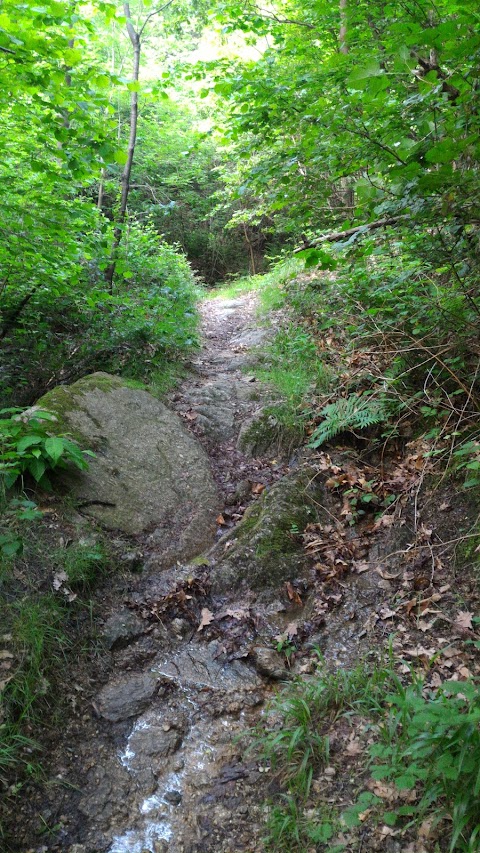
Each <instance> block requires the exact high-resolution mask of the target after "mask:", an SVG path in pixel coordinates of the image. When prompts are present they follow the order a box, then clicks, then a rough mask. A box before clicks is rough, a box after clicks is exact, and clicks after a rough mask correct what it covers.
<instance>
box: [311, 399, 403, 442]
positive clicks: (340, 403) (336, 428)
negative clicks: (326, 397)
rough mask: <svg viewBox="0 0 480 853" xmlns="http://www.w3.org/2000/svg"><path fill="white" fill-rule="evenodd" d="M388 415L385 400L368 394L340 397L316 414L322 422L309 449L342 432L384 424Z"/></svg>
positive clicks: (313, 435)
mask: <svg viewBox="0 0 480 853" xmlns="http://www.w3.org/2000/svg"><path fill="white" fill-rule="evenodd" d="M390 408H391V407H390ZM389 414H390V411H389V406H388V403H387V401H386V400H385V398H383V399H382V398H381V397H380V398H375V397H373V396H372V394H369V393H368V392H364V393H363V394H351V395H350V396H349V397H340V398H339V399H338V400H337V401H336V402H335V403H329V404H328V405H327V406H324V407H323V409H321V410H320V412H319V413H318V416H319V417H321V418H323V421H322V422H321V423H320V425H319V426H318V427H317V428H316V429H315V430H314V432H313V434H312V437H311V439H310V441H309V447H320V445H322V444H325V442H326V441H330V439H332V438H334V437H335V436H336V435H338V434H339V433H342V432H347V431H355V430H362V429H368V427H371V426H374V425H375V424H380V423H385V421H387V420H388V417H389Z"/></svg>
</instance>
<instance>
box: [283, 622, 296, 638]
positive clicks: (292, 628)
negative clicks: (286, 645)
mask: <svg viewBox="0 0 480 853" xmlns="http://www.w3.org/2000/svg"><path fill="white" fill-rule="evenodd" d="M285 633H286V635H287V637H288V639H289V640H291V639H292V638H293V637H296V636H297V634H298V624H297V622H289V624H288V625H287V627H286V630H285Z"/></svg>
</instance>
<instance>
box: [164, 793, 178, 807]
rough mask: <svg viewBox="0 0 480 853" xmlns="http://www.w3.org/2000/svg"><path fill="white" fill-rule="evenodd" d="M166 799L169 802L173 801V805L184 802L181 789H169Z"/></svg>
mask: <svg viewBox="0 0 480 853" xmlns="http://www.w3.org/2000/svg"><path fill="white" fill-rule="evenodd" d="M165 799H166V801H167V803H171V805H172V806H179V805H180V803H181V802H182V795H181V793H180V791H167V792H166V794H165Z"/></svg>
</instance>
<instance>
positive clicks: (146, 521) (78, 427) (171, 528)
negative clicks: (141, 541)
mask: <svg viewBox="0 0 480 853" xmlns="http://www.w3.org/2000/svg"><path fill="white" fill-rule="evenodd" d="M39 405H41V407H42V408H45V409H48V410H49V411H51V412H53V413H54V414H55V415H56V416H57V419H58V421H57V424H56V427H55V428H56V429H57V430H58V431H63V432H70V433H72V434H73V435H74V437H75V438H77V439H78V440H79V441H80V442H81V444H82V446H83V447H89V448H91V449H93V450H94V451H95V452H96V454H97V455H96V457H95V458H94V459H92V460H91V461H90V465H89V470H88V471H86V472H77V471H68V472H67V473H66V475H65V477H64V480H65V482H66V484H67V485H68V487H69V489H70V491H71V492H72V493H73V495H74V497H75V498H76V500H77V501H78V504H79V508H80V510H81V511H82V512H83V513H84V514H86V515H88V516H91V517H93V518H95V519H96V520H97V521H100V522H101V523H102V524H104V525H105V526H106V527H108V528H110V529H118V530H121V531H123V532H125V533H127V534H131V535H135V534H139V533H143V532H146V531H148V532H149V533H150V537H149V542H150V543H151V544H152V545H154V546H155V548H156V550H157V554H158V558H157V560H156V565H158V566H160V565H168V564H171V563H172V562H174V561H175V560H177V559H185V558H187V559H188V557H191V556H194V554H197V553H198V552H199V551H200V550H202V548H205V547H207V546H208V545H209V544H210V543H211V542H212V539H213V536H214V532H215V517H216V513H217V512H218V506H219V503H218V493H217V489H216V487H215V484H214V481H213V478H212V475H211V471H210V465H209V461H208V457H207V456H206V454H205V452H204V450H203V449H202V448H201V447H200V445H199V444H198V442H197V441H195V439H194V438H193V437H192V436H191V435H190V434H189V433H188V432H187V431H186V429H185V428H184V426H183V424H182V422H181V420H180V419H179V418H178V417H177V415H175V414H174V413H172V412H170V411H169V410H168V409H167V408H166V406H164V405H163V403H160V402H159V401H158V400H156V399H155V398H154V397H152V396H151V395H150V394H148V393H147V392H146V391H142V390H138V389H136V388H135V389H134V388H129V387H127V385H125V383H124V382H123V381H122V380H121V379H119V378H118V377H115V376H109V375H108V374H106V373H94V374H92V375H91V376H87V377H85V378H84V379H81V380H80V381H79V382H75V383H74V384H73V385H71V386H68V387H67V386H60V387H58V388H55V389H54V390H53V391H50V392H49V393H48V394H46V395H45V396H44V397H43V398H42V399H41V400H40V401H39ZM62 476H63V475H62Z"/></svg>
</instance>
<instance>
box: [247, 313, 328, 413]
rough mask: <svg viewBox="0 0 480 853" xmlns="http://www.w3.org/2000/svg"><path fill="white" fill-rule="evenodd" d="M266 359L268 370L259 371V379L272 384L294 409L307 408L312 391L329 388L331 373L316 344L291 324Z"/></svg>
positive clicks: (272, 346)
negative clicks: (325, 365) (306, 404)
mask: <svg viewBox="0 0 480 853" xmlns="http://www.w3.org/2000/svg"><path fill="white" fill-rule="evenodd" d="M265 357H266V361H267V364H268V367H266V368H264V369H260V370H258V371H257V373H258V376H259V378H260V379H263V380H265V381H268V382H271V383H272V384H273V386H274V387H275V388H276V389H277V390H278V392H279V393H280V394H281V396H282V398H283V399H284V400H285V401H286V402H287V403H289V404H290V405H291V406H293V407H299V406H300V407H301V406H303V407H304V406H305V398H306V397H308V393H309V392H313V390H324V389H325V388H326V387H327V386H328V372H327V370H326V369H325V367H324V365H323V363H322V361H321V360H320V356H319V354H318V352H317V348H316V345H315V341H314V339H313V337H312V336H311V335H310V334H308V332H305V331H304V330H303V329H302V328H301V327H299V326H294V325H293V324H291V325H290V326H287V327H285V328H284V329H282V330H281V331H279V332H278V333H277V334H276V336H275V338H274V339H273V341H272V343H271V344H270V345H269V346H268V347H267V349H266V352H265Z"/></svg>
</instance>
